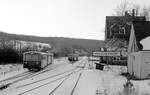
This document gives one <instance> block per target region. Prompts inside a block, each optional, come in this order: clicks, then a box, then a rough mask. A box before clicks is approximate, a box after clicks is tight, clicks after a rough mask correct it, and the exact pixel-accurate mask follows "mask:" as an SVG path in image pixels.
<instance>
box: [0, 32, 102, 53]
mask: <svg viewBox="0 0 150 95" xmlns="http://www.w3.org/2000/svg"><path fill="white" fill-rule="evenodd" d="M0 37H4V38H8V39H12V40H23V41H35V42H42V43H49V44H50V45H51V46H52V47H53V49H54V50H55V51H57V52H60V51H61V52H62V51H64V50H66V49H67V50H68V49H76V50H80V52H81V51H84V52H89V53H90V52H92V51H97V50H99V47H102V46H104V41H101V40H91V39H77V38H65V37H37V36H27V35H16V34H9V33H4V32H0Z"/></svg>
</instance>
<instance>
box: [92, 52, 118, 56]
mask: <svg viewBox="0 0 150 95" xmlns="http://www.w3.org/2000/svg"><path fill="white" fill-rule="evenodd" d="M93 56H120V52H93Z"/></svg>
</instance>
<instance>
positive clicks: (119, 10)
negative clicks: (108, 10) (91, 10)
mask: <svg viewBox="0 0 150 95" xmlns="http://www.w3.org/2000/svg"><path fill="white" fill-rule="evenodd" d="M132 9H135V11H136V12H135V13H136V14H135V15H136V16H145V17H146V20H147V21H149V20H150V6H140V5H138V4H132V3H129V2H127V1H126V0H124V1H123V2H121V3H120V4H119V5H118V6H117V7H116V8H115V9H114V11H115V12H114V15H117V16H124V15H125V12H126V11H130V10H132Z"/></svg>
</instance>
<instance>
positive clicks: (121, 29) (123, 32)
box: [119, 26, 125, 34]
mask: <svg viewBox="0 0 150 95" xmlns="http://www.w3.org/2000/svg"><path fill="white" fill-rule="evenodd" d="M119 34H125V27H123V26H120V27H119Z"/></svg>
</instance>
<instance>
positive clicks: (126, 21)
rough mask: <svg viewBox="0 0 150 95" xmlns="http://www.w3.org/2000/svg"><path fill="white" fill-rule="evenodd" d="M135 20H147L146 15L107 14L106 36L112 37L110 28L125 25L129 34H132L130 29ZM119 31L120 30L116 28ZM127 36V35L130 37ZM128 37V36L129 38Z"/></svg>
mask: <svg viewBox="0 0 150 95" xmlns="http://www.w3.org/2000/svg"><path fill="white" fill-rule="evenodd" d="M133 21H146V18H145V16H130V15H125V16H106V30H105V32H107V33H105V34H106V37H108V38H109V37H110V28H111V27H118V26H119V25H123V26H125V27H126V31H127V35H128V36H129V35H130V29H131V25H132V22H133ZM115 31H118V30H115ZM128 36H127V37H128ZM127 39H128V38H127Z"/></svg>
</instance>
